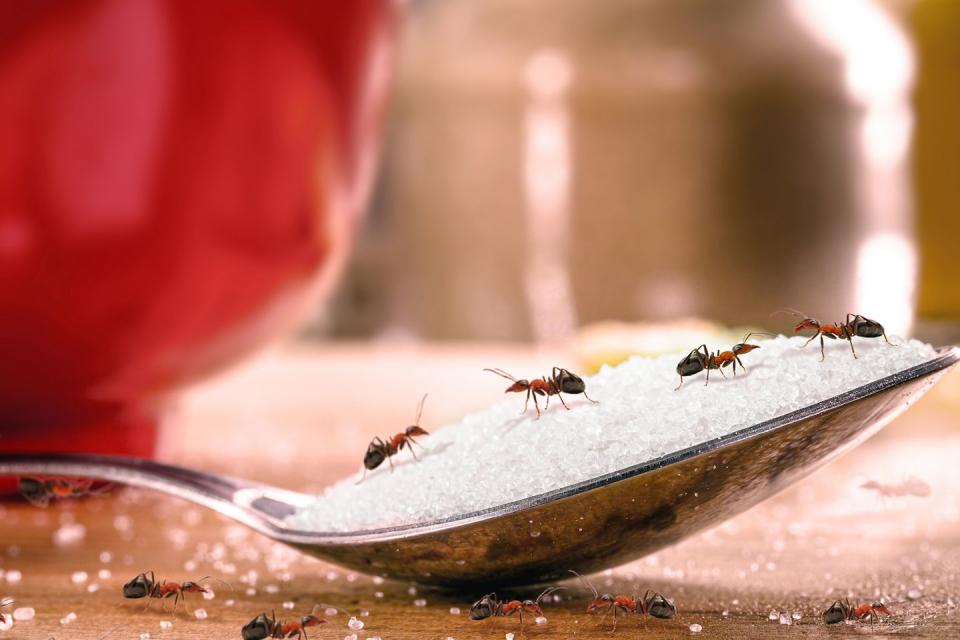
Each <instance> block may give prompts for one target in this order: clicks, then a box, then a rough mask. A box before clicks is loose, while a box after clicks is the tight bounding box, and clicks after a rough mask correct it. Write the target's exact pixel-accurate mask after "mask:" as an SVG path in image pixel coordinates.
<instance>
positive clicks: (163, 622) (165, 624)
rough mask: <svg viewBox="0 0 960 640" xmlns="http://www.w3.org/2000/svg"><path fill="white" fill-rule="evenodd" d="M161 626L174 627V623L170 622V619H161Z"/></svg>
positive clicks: (163, 627)
mask: <svg viewBox="0 0 960 640" xmlns="http://www.w3.org/2000/svg"><path fill="white" fill-rule="evenodd" d="M160 628H161V629H172V628H173V623H172V622H170V621H169V620H161V621H160Z"/></svg>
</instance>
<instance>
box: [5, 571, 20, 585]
mask: <svg viewBox="0 0 960 640" xmlns="http://www.w3.org/2000/svg"><path fill="white" fill-rule="evenodd" d="M4 577H5V578H6V579H7V582H8V583H9V584H17V583H18V582H20V581H21V580H23V574H22V573H21V572H20V570H19V569H7V572H6V574H5V576H4Z"/></svg>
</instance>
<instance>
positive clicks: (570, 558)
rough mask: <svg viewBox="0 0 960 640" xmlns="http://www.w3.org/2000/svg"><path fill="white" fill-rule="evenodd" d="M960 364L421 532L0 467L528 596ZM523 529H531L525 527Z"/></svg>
mask: <svg viewBox="0 0 960 640" xmlns="http://www.w3.org/2000/svg"><path fill="white" fill-rule="evenodd" d="M958 360H960V349H958V348H956V347H947V348H943V349H940V350H939V352H938V356H937V357H936V358H935V359H933V360H931V361H929V362H926V363H924V364H921V365H918V366H916V367H913V368H911V369H907V370H906V371H902V372H900V373H897V374H895V375H892V376H889V377H887V378H883V379H882V380H877V381H876V382H872V383H870V384H867V385H864V386H862V387H859V388H857V389H853V390H852V391H848V392H846V393H843V394H840V395H838V396H836V397H834V398H831V399H829V400H825V401H823V402H818V403H817V404H814V405H811V406H808V407H805V408H803V409H800V410H798V411H795V412H793V413H790V414H788V415H785V416H780V417H778V418H774V419H772V420H768V421H766V422H763V423H760V424H757V425H754V426H752V427H749V428H746V429H743V430H741V431H738V432H736V433H733V434H730V435H727V436H723V437H721V438H717V439H715V440H710V441H708V442H704V443H701V444H699V445H696V446H694V447H690V448H688V449H684V450H682V451H677V452H676V453H672V454H670V455H667V456H664V457H662V458H659V459H656V460H651V461H649V462H645V463H643V464H639V465H636V466H633V467H629V468H627V469H623V470H621V471H617V472H614V473H610V474H607V475H605V476H601V477H599V478H595V479H593V480H588V481H586V482H581V483H579V484H575V485H572V486H568V487H564V488H563V489H558V490H556V491H551V492H549V493H545V494H542V495H538V496H533V497H531V498H525V499H523V500H518V501H516V502H511V503H509V504H505V505H501V506H498V507H494V508H490V509H485V510H483V511H477V512H474V513H468V514H463V515H458V516H454V517H451V518H447V519H444V520H437V521H433V522H427V523H423V524H416V525H407V526H400V527H390V528H386V529H376V530H371V531H355V532H350V533H338V532H327V531H306V530H302V529H295V528H293V527H292V526H290V525H289V524H288V520H287V518H288V517H289V516H292V515H293V514H295V513H296V512H297V510H298V509H300V508H302V507H305V506H307V505H308V504H309V503H310V502H311V501H312V500H314V496H311V495H307V494H301V493H296V492H293V491H286V490H283V489H278V488H275V487H270V486H267V485H262V484H256V483H252V482H247V481H245V480H239V479H235V478H227V477H223V476H218V475H214V474H210V473H204V472H202V471H194V470H192V469H185V468H182V467H176V466H173V465H166V464H161V463H158V462H151V461H149V460H138V459H131V458H115V457H105V456H91V455H64V454H29V453H28V454H11V453H5V454H0V475H22V474H38V475H63V476H78V477H88V478H97V479H100V480H108V481H111V482H118V483H123V484H129V485H132V486H136V487H142V488H146V489H155V490H157V491H161V492H164V493H168V494H171V495H174V496H178V497H180V498H183V499H185V500H189V501H191V502H195V503H197V504H200V505H203V506H205V507H209V508H211V509H213V510H215V511H218V512H220V513H222V514H223V515H225V516H227V517H228V518H232V519H233V520H236V521H237V522H240V523H242V524H245V525H247V526H248V527H250V528H252V529H254V530H256V531H258V532H260V533H262V534H263V535H265V536H268V537H270V538H272V539H274V540H278V541H280V542H284V543H286V544H289V545H291V546H294V547H296V548H298V549H300V550H302V551H304V552H306V553H309V554H312V555H315V556H318V557H320V558H323V559H325V560H329V561H331V562H334V563H336V564H340V565H343V566H346V567H350V568H352V569H356V570H358V571H361V572H364V573H372V574H378V575H381V576H385V577H390V578H397V579H403V580H414V581H417V582H421V583H425V584H436V585H444V586H451V587H457V588H459V589H468V588H473V587H481V586H489V585H496V586H499V587H503V586H507V585H515V584H533V583H537V582H545V581H550V580H557V579H562V578H566V577H567V569H568V568H570V567H576V568H577V569H578V570H579V571H583V572H586V571H591V570H597V569H602V568H605V567H610V566H614V565H617V564H620V563H623V562H626V561H628V560H632V559H634V558H638V557H640V556H643V555H645V554H648V553H650V552H652V551H655V550H657V549H660V548H661V547H665V546H667V545H670V544H673V543H675V542H677V541H679V540H680V539H682V538H684V537H686V536H689V535H690V534H692V533H694V532H696V531H699V530H701V529H703V528H705V527H708V526H710V525H713V524H716V523H718V522H720V521H722V520H725V519H727V518H729V517H731V516H733V515H735V514H737V513H740V512H741V511H744V510H745V509H748V508H749V507H751V506H753V505H754V504H756V503H758V502H760V501H761V500H763V499H765V498H767V497H769V496H771V495H773V494H774V493H776V492H777V491H780V490H781V489H783V488H784V487H786V486H787V485H789V484H791V483H793V482H795V481H796V480H798V479H799V478H801V477H803V476H805V475H807V474H808V473H810V472H811V471H813V470H814V469H816V468H817V467H819V466H821V465H823V464H824V463H826V462H827V461H829V460H831V459H833V458H835V457H837V456H838V455H840V454H841V453H843V452H844V451H846V450H848V449H850V448H851V447H853V446H855V445H857V444H859V443H860V442H862V441H863V440H865V439H867V438H868V437H870V436H871V435H873V434H874V433H876V432H877V431H878V430H880V429H881V428H882V427H883V426H884V425H886V424H887V423H888V422H890V420H892V419H893V418H894V417H895V416H897V415H898V414H900V413H901V412H903V411H904V410H905V409H906V408H907V407H909V406H910V404H912V403H913V402H914V401H916V400H917V399H918V398H919V397H920V396H922V395H923V394H924V393H926V391H928V390H929V389H930V387H931V386H932V385H933V384H934V383H935V382H936V381H937V380H938V379H940V377H941V376H943V375H944V373H946V371H947V370H948V369H949V368H950V367H952V366H953V365H955V364H956V363H957V361H958ZM531 523H532V524H531Z"/></svg>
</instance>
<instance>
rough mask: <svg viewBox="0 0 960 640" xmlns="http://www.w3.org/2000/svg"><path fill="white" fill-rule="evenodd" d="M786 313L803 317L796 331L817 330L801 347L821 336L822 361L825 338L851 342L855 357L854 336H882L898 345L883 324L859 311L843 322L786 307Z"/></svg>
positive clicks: (794, 329)
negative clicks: (888, 334) (825, 322)
mask: <svg viewBox="0 0 960 640" xmlns="http://www.w3.org/2000/svg"><path fill="white" fill-rule="evenodd" d="M785 313H791V314H793V315H795V316H798V317H799V318H801V320H800V322H798V323H797V324H796V325H794V327H793V332H794V333H799V332H801V331H804V330H806V329H813V330H814V331H815V332H816V333H814V334H813V335H812V336H810V338H809V339H808V340H807V341H806V342H804V343H803V346H801V347H800V348H801V349H802V348H803V347H805V346H807V345H808V344H810V343H811V342H813V340H814V339H816V338H817V336H819V337H820V362H823V361H824V360H825V359H826V357H827V354H826V352H825V351H824V348H823V339H824V338H830V339H831V340H837V339H838V338H839V339H841V340H846V341H847V342H849V343H850V352H851V353H853V357H854V358H856V357H857V352H856V350H855V349H854V348H853V338H854V337H858V338H879V337H881V336H882V337H883V339H884V340H885V341H886V343H887V344H889V345H890V346H891V347H895V346H896V345H895V344H893V343H892V342H890V339H889V338H887V332H886V331H884V329H883V325H882V324H880V323H879V322H877V321H876V320H871V319H870V318H866V317H864V316H862V315H860V314H858V313H848V314H847V317H846V320H845V321H844V322H843V323H842V324H837V323H832V324H822V323H821V322H820V321H819V320H817V319H816V318H811V317H809V316H807V315H806V314H805V313H801V312H799V311H797V310H796V309H786V310H785Z"/></svg>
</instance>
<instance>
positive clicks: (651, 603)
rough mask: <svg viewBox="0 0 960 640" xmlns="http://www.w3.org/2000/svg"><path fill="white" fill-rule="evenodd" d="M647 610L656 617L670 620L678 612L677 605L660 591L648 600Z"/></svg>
mask: <svg viewBox="0 0 960 640" xmlns="http://www.w3.org/2000/svg"><path fill="white" fill-rule="evenodd" d="M646 605H647V611H649V612H650V615H652V616H653V617H654V618H660V619H661V620H669V619H670V618H672V617H673V616H675V615H676V614H677V607H676V606H675V605H674V604H673V603H672V602H670V601H669V600H667V599H666V598H664V597H663V596H662V595H660V594H659V593H655V594H653V595H652V596H650V598H649V599H648V600H647V602H646Z"/></svg>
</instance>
